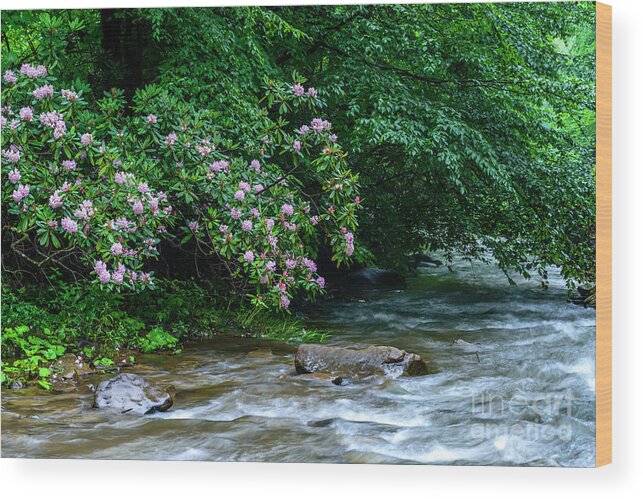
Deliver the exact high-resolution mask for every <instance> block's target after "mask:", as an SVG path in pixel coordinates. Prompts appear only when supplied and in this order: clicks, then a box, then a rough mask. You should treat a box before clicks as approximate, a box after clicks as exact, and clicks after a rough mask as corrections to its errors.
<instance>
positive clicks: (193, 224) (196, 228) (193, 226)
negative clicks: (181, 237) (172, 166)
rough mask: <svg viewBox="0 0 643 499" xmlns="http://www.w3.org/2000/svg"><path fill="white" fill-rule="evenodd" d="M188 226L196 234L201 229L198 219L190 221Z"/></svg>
mask: <svg viewBox="0 0 643 499" xmlns="http://www.w3.org/2000/svg"><path fill="white" fill-rule="evenodd" d="M188 228H189V229H190V230H191V231H192V232H194V233H195V234H196V233H197V232H199V230H200V228H199V222H197V221H196V220H193V221H192V222H188Z"/></svg>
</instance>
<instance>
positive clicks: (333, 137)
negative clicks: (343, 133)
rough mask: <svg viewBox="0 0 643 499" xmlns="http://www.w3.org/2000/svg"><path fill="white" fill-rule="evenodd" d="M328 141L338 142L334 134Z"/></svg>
mask: <svg viewBox="0 0 643 499" xmlns="http://www.w3.org/2000/svg"><path fill="white" fill-rule="evenodd" d="M328 140H330V141H331V142H337V135H335V134H332V135H331V136H330V137H328Z"/></svg>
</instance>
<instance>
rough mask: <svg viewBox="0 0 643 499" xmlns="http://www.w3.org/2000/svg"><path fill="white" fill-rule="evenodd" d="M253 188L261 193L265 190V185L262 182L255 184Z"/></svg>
mask: <svg viewBox="0 0 643 499" xmlns="http://www.w3.org/2000/svg"><path fill="white" fill-rule="evenodd" d="M252 188H253V189H254V191H255V192H256V193H257V194H258V193H260V192H261V191H263V185H261V184H257V185H255V186H253V187H252Z"/></svg>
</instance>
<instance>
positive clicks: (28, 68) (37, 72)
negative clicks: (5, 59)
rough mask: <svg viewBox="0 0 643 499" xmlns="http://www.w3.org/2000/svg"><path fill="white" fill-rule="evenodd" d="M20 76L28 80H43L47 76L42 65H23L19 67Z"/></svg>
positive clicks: (45, 69)
mask: <svg viewBox="0 0 643 499" xmlns="http://www.w3.org/2000/svg"><path fill="white" fill-rule="evenodd" d="M20 74H23V75H25V76H27V77H29V78H45V77H46V76H47V68H46V67H45V66H43V65H39V66H32V65H31V64H23V65H22V66H21V67H20Z"/></svg>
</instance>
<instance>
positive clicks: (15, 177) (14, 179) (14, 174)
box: [7, 168, 22, 184]
mask: <svg viewBox="0 0 643 499" xmlns="http://www.w3.org/2000/svg"><path fill="white" fill-rule="evenodd" d="M7 177H8V178H9V182H11V183H12V184H17V183H18V182H20V179H21V178H22V175H21V174H20V172H19V171H18V169H16V168H14V169H13V170H11V171H10V172H9V175H7Z"/></svg>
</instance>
